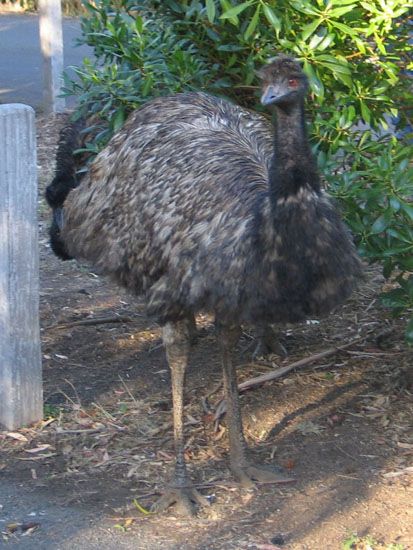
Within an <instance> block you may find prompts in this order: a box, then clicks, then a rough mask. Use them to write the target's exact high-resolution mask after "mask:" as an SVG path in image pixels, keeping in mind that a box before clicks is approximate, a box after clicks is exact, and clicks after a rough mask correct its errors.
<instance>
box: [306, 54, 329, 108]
mask: <svg viewBox="0 0 413 550" xmlns="http://www.w3.org/2000/svg"><path fill="white" fill-rule="evenodd" d="M304 72H305V73H306V75H307V76H308V80H309V82H310V87H311V89H312V90H313V92H314V93H315V95H316V96H317V97H318V98H319V99H320V101H322V100H323V99H324V85H323V83H322V81H321V79H320V78H319V77H318V75H317V73H316V72H315V70H314V68H313V67H312V65H311V64H310V63H309V62H308V61H307V60H306V59H305V60H304Z"/></svg>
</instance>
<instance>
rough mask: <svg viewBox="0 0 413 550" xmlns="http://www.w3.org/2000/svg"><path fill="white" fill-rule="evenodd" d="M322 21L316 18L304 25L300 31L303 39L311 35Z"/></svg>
mask: <svg viewBox="0 0 413 550" xmlns="http://www.w3.org/2000/svg"><path fill="white" fill-rule="evenodd" d="M322 22H323V20H322V19H316V20H315V21H312V22H311V23H309V24H308V25H305V26H304V27H303V31H302V33H301V36H302V38H303V40H307V38H308V37H309V36H311V35H312V34H313V33H314V32H315V31H316V30H317V29H318V27H319V26H320V24H321V23H322Z"/></svg>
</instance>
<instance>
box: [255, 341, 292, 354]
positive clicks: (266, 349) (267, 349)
mask: <svg viewBox="0 0 413 550" xmlns="http://www.w3.org/2000/svg"><path fill="white" fill-rule="evenodd" d="M273 354H274V355H278V356H279V357H282V358H285V357H288V351H287V349H286V348H285V346H283V344H282V343H281V342H280V341H279V340H278V339H275V338H274V340H272V341H270V342H268V341H266V340H264V339H263V338H260V339H259V341H258V344H257V347H256V348H255V350H254V352H253V354H252V357H253V359H258V358H259V357H267V355H273Z"/></svg>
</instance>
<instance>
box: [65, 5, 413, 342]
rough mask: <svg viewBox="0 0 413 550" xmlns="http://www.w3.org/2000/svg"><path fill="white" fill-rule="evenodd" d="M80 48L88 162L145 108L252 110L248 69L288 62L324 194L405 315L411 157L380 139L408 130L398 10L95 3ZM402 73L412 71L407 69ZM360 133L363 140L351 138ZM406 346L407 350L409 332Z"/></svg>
mask: <svg viewBox="0 0 413 550" xmlns="http://www.w3.org/2000/svg"><path fill="white" fill-rule="evenodd" d="M84 5H85V8H86V10H87V13H88V15H87V17H84V18H83V19H82V30H83V39H82V41H83V42H84V43H87V44H89V45H90V46H92V47H93V49H94V52H95V55H96V57H97V59H98V64H97V65H92V64H91V63H85V64H84V66H83V67H79V68H76V69H75V72H76V74H77V80H76V81H73V80H69V79H67V80H66V88H65V93H66V94H76V95H78V97H79V100H80V104H79V109H78V111H77V115H76V116H81V115H87V116H89V115H91V114H92V115H94V119H95V120H97V121H98V122H97V123H95V124H96V128H94V132H93V135H94V136H95V137H94V139H93V141H92V142H91V143H90V144H89V145H88V148H89V150H91V151H92V152H95V151H97V150H99V149H100V148H101V147H102V146H104V144H105V143H106V142H107V140H108V139H109V138H110V136H111V135H112V134H113V132H116V131H117V130H118V129H119V128H120V127H121V126H122V124H123V122H124V120H125V119H126V117H127V115H128V113H129V112H130V111H131V110H133V109H136V108H137V107H139V106H140V105H141V104H142V103H143V102H145V101H147V100H148V99H150V98H152V97H155V96H158V95H165V94H168V93H175V92H179V91H182V90H188V89H189V90H192V89H198V90H206V91H208V92H210V93H214V94H217V95H223V96H226V97H228V98H229V99H231V100H233V101H235V102H237V103H238V104H240V105H243V106H245V107H248V108H256V109H260V106H259V104H258V101H257V84H258V83H257V81H256V79H255V69H256V68H258V67H259V66H261V65H262V64H263V63H264V62H265V61H266V60H267V59H268V58H269V57H272V56H274V55H275V54H276V53H279V52H287V53H290V54H292V55H294V56H295V57H296V58H298V59H299V60H301V62H302V63H303V66H304V69H305V71H306V73H307V75H308V77H309V81H310V87H311V97H310V101H309V102H308V110H309V117H310V119H311V121H312V128H311V132H310V135H311V139H312V141H313V143H314V148H315V150H316V152H317V154H318V156H319V160H320V167H321V169H322V171H323V172H324V173H325V175H326V180H327V182H328V185H329V188H330V190H331V191H332V192H333V194H335V195H336V196H337V198H338V199H339V200H340V201H341V202H342V204H343V206H344V209H345V215H346V218H347V221H348V223H349V224H350V226H351V228H352V230H353V231H354V234H355V236H356V238H357V240H358V243H359V246H360V251H361V253H362V254H363V255H364V256H365V257H366V258H367V259H368V260H370V261H380V262H383V265H384V273H385V275H386V277H393V278H395V280H396V283H397V285H398V286H397V288H395V289H394V290H393V291H392V292H391V293H389V294H387V295H386V296H385V297H384V303H385V305H387V306H389V307H391V308H392V309H393V310H394V311H395V313H397V314H402V313H406V312H408V311H409V310H410V308H411V307H412V300H413V290H412V287H413V282H412V276H411V275H410V277H409V271H412V270H413V267H412V265H411V264H412V260H411V258H412V252H413V239H412V210H413V205H412V202H411V200H412V191H411V189H409V185H410V187H411V181H412V173H411V168H409V160H408V159H409V154H410V156H411V149H412V147H411V146H410V147H408V145H407V144H404V143H403V142H398V141H396V140H395V139H393V138H392V137H391V136H390V135H388V136H387V137H385V138H382V139H377V134H376V133H375V131H376V130H378V129H379V128H383V127H384V128H387V125H388V121H389V119H390V117H395V116H399V118H400V121H401V124H402V125H404V124H407V115H408V111H407V110H406V109H400V110H399V107H400V106H403V107H404V106H405V105H407V104H408V103H407V101H408V100H407V96H408V79H407V77H406V76H404V74H403V72H402V71H401V69H402V68H408V67H409V60H408V58H407V52H408V49H409V47H410V46H409V44H408V41H407V40H406V36H407V32H408V19H407V11H408V7H409V5H408V2H405V1H404V0H363V1H361V0H277V1H275V0H267V1H266V0H248V1H246V2H238V1H235V0H181V1H177V0H143V1H140V2H139V1H132V0H95V1H94V2H93V3H89V2H87V1H86V2H84ZM410 67H411V65H410ZM360 122H364V127H366V128H367V130H364V131H359V132H355V127H356V126H357V125H359V123H360ZM407 336H408V338H409V339H410V341H412V342H413V321H410V323H409V324H408V330H407Z"/></svg>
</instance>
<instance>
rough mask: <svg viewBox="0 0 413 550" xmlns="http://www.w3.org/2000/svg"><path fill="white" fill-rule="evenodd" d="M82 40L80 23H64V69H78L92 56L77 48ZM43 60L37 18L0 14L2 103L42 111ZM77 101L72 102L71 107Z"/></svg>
mask: <svg viewBox="0 0 413 550" xmlns="http://www.w3.org/2000/svg"><path fill="white" fill-rule="evenodd" d="M79 36H80V26H79V22H78V20H77V19H74V18H69V17H65V18H64V20H63V41H64V66H65V68H67V67H69V66H70V65H79V64H81V62H82V59H83V58H84V57H87V56H89V57H90V56H91V54H92V50H91V48H89V47H87V46H81V47H75V40H76V38H77V37H79ZM42 93H43V92H42V56H41V53H40V43H39V20H38V17H37V16H36V15H34V14H13V15H11V14H0V103H26V104H27V105H31V106H32V107H34V108H35V109H37V110H40V109H41V107H42V100H43V98H42ZM73 102H74V100H73V99H71V100H69V102H68V104H69V106H71V105H73Z"/></svg>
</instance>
